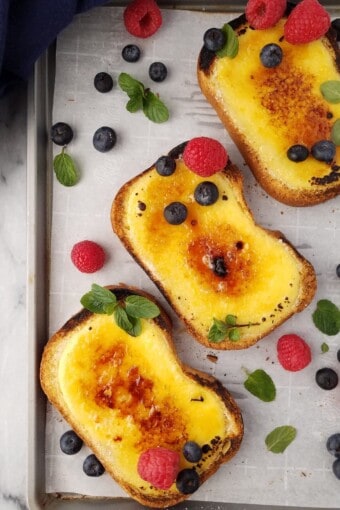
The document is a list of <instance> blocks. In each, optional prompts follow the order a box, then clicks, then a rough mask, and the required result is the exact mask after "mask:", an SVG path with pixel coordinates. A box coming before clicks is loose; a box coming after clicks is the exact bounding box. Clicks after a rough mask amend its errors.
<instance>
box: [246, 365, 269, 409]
mask: <svg viewBox="0 0 340 510" xmlns="http://www.w3.org/2000/svg"><path fill="white" fill-rule="evenodd" d="M244 387H245V388H246V390H248V391H249V392H250V393H251V394H252V395H254V396H255V397H257V398H259V399H260V400H263V401H264V402H271V401H272V400H274V399H275V396H276V388H275V385H274V383H273V380H272V378H271V377H270V376H269V375H268V374H267V373H266V372H265V371H264V370H262V369H258V370H255V371H254V372H252V373H251V374H248V378H247V379H246V380H245V381H244Z"/></svg>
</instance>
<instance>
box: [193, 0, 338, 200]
mask: <svg viewBox="0 0 340 510" xmlns="http://www.w3.org/2000/svg"><path fill="white" fill-rule="evenodd" d="M293 7H294V6H293V5H291V4H288V7H287V11H286V13H285V16H284V17H283V18H282V19H281V20H280V21H279V22H278V23H277V25H275V26H274V27H272V28H268V29H265V30H254V29H252V28H251V27H250V26H249V23H248V22H247V20H246V17H245V15H241V16H240V17H238V18H237V19H234V20H233V21H231V22H230V23H229V24H230V25H231V27H232V28H233V29H234V32H235V33H236V35H237V38H238V43H239V51H238V53H237V55H236V56H235V57H234V58H229V57H223V58H220V57H218V56H217V55H216V54H215V52H212V51H210V50H208V49H206V48H205V47H203V48H202V50H201V52H200V55H199V59H198V67H197V76H198V82H199V85H200V88H201V90H202V92H203V94H204V95H205V97H206V99H207V100H208V101H209V103H210V104H211V105H212V106H213V108H214V109H215V111H216V113H217V114H218V116H219V118H220V120H221V121H222V123H223V124H224V126H225V128H226V129H227V131H228V133H229V135H230V136H231V138H232V139H233V141H234V142H235V144H236V145H237V147H238V149H239V150H240V152H241V154H242V156H243V157H244V159H245V161H246V163H247V164H248V166H249V168H250V169H251V171H252V172H253V174H254V176H255V178H256V179H257V180H258V182H259V183H260V185H261V186H262V187H263V188H264V190H265V191H266V192H267V193H268V194H270V195H271V196H272V197H274V198H275V199H276V200H278V201H280V202H282V203H285V204H288V205H292V206H311V205H314V204H318V203H321V202H324V201H326V200H328V199H331V198H333V197H335V196H336V195H338V194H339V193H340V147H337V148H336V155H335V157H334V158H332V159H331V161H330V162H323V161H318V160H317V159H315V158H314V157H313V156H312V155H311V152H310V151H311V148H312V146H313V145H314V144H315V143H316V142H318V141H321V140H330V139H331V131H332V127H333V124H334V123H335V121H336V120H337V119H340V103H337V104H331V103H330V102H328V101H326V100H325V99H324V97H323V95H322V94H321V91H320V86H321V84H323V83H325V82H327V81H329V80H335V81H339V80H340V52H339V48H338V45H337V42H336V33H335V31H334V30H333V29H330V30H329V31H328V32H327V34H326V35H325V36H324V37H322V38H321V39H319V40H316V41H313V42H310V43H307V44H295V45H293V44H289V43H288V42H287V41H285V39H284V33H283V29H284V24H285V22H286V19H287V16H288V14H289V12H291V10H292V8H293ZM271 43H275V44H277V45H279V46H280V47H281V49H282V52H283V58H282V61H281V63H280V64H279V65H278V66H277V67H274V68H266V67H264V65H263V64H262V63H261V60H260V57H259V55H260V52H261V50H262V48H263V47H264V46H265V45H267V44H271ZM296 144H300V145H303V146H305V147H306V148H307V149H308V151H309V155H308V157H307V159H306V160H304V161H300V162H298V163H297V162H294V161H292V160H291V159H289V158H288V156H287V151H288V149H289V148H290V147H292V146H294V145H296Z"/></svg>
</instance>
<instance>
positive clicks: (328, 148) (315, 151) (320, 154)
mask: <svg viewBox="0 0 340 510" xmlns="http://www.w3.org/2000/svg"><path fill="white" fill-rule="evenodd" d="M311 153H312V156H313V157H314V158H315V159H317V160H318V161H324V162H325V163H331V162H332V161H333V159H334V157H335V153H336V147H335V144H334V143H333V142H331V141H330V140H320V141H319V142H316V143H315V144H314V145H313V147H312V149H311Z"/></svg>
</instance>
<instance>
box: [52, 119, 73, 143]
mask: <svg viewBox="0 0 340 510" xmlns="http://www.w3.org/2000/svg"><path fill="white" fill-rule="evenodd" d="M72 138H73V130H72V128H71V126H69V125H68V124H66V122H57V123H56V124H54V125H53V126H52V127H51V140H52V142H54V143H55V144H57V145H67V144H68V143H70V141H71V140H72Z"/></svg>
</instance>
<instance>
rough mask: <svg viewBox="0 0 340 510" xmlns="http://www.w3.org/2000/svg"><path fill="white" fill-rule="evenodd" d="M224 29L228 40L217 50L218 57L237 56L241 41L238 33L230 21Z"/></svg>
mask: <svg viewBox="0 0 340 510" xmlns="http://www.w3.org/2000/svg"><path fill="white" fill-rule="evenodd" d="M222 31H223V32H224V35H225V37H226V42H225V45H224V46H223V48H221V49H220V50H218V51H216V55H217V56H218V57H229V58H235V57H236V55H237V54H238V49H239V41H238V37H237V35H236V33H235V32H234V30H233V29H232V27H231V26H230V25H229V23H226V24H225V25H223V27H222Z"/></svg>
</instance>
